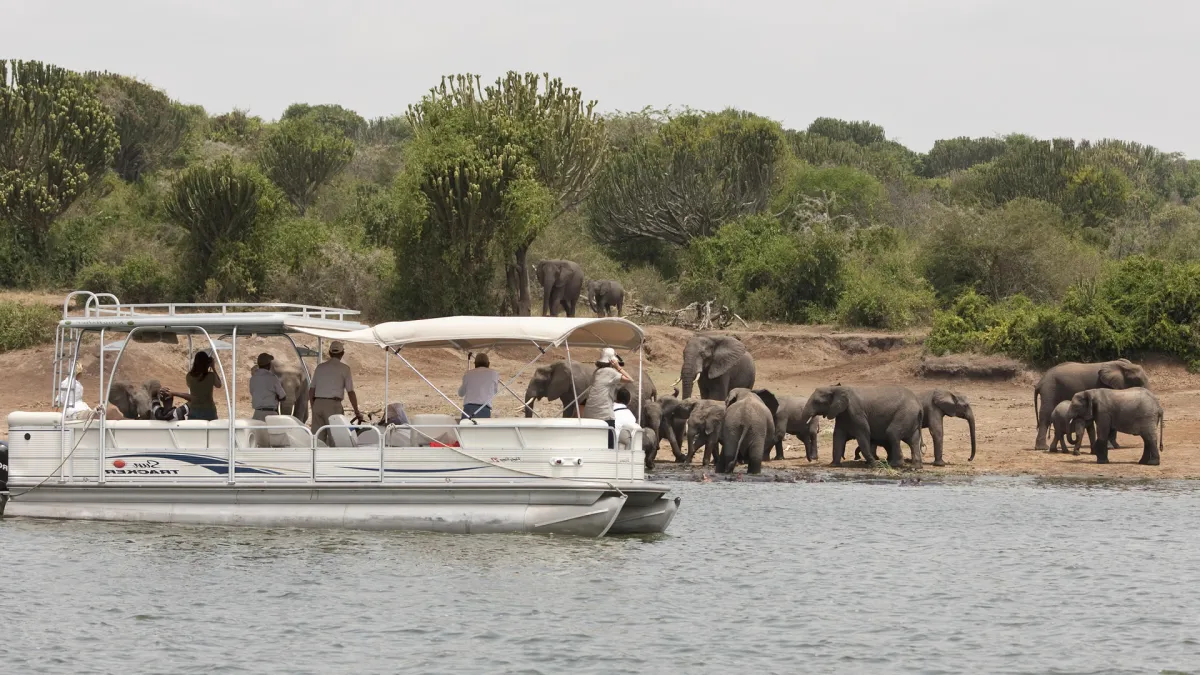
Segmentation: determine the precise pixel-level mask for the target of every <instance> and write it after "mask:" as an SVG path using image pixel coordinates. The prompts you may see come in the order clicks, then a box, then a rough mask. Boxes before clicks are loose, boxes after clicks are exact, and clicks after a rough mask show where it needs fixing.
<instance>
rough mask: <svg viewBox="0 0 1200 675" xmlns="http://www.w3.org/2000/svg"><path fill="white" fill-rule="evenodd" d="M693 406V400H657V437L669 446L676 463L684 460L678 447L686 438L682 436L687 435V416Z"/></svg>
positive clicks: (674, 397) (672, 397) (664, 398)
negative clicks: (660, 416)
mask: <svg viewBox="0 0 1200 675" xmlns="http://www.w3.org/2000/svg"><path fill="white" fill-rule="evenodd" d="M695 404H696V401H695V399H692V400H686V401H685V400H683V399H681V398H678V397H676V396H664V397H662V398H660V399H658V405H659V408H660V409H661V410H662V419H661V421H660V422H659V426H658V436H659V438H660V439H664V440H666V441H667V443H668V444H669V445H670V446H671V454H672V455H673V456H674V457H675V461H676V462H677V463H682V462H683V460H684V456H683V451H682V449H681V448H680V446H681V445H682V443H683V441H684V439H685V438H686V436H685V435H684V434H685V433H687V423H688V416H689V415H691V414H692V406H694V405H695Z"/></svg>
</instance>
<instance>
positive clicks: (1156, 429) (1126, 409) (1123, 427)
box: [1067, 387, 1163, 466]
mask: <svg viewBox="0 0 1200 675" xmlns="http://www.w3.org/2000/svg"><path fill="white" fill-rule="evenodd" d="M1067 416H1068V417H1069V418H1071V419H1074V420H1079V421H1081V422H1083V423H1085V424H1086V425H1087V427H1088V431H1089V432H1091V431H1092V429H1095V432H1094V436H1093V437H1094V438H1095V441H1094V442H1093V444H1092V454H1094V455H1096V463H1097V464H1108V438H1109V434H1110V433H1112V432H1116V431H1120V432H1121V433H1123V434H1131V435H1134V436H1141V437H1142V458H1141V459H1139V460H1138V464H1146V465H1149V466H1158V463H1159V461H1160V460H1161V456H1162V432H1163V407H1162V404H1161V403H1159V402H1158V397H1156V396H1155V395H1154V394H1153V393H1152V392H1151V391H1150V390H1149V389H1146V388H1144V387H1134V388H1131V389H1120V390H1118V389H1088V390H1085V391H1081V392H1079V393H1078V394H1075V395H1074V396H1072V397H1071V407H1070V408H1068V409H1067Z"/></svg>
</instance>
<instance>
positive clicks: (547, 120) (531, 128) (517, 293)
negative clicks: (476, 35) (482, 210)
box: [408, 71, 605, 315]
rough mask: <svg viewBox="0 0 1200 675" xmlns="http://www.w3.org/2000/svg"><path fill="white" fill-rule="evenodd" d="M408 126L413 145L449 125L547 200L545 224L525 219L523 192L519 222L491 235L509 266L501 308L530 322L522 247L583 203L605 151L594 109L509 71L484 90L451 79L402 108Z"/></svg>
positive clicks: (471, 80) (553, 86)
mask: <svg viewBox="0 0 1200 675" xmlns="http://www.w3.org/2000/svg"><path fill="white" fill-rule="evenodd" d="M408 118H409V121H410V123H411V124H412V127H413V131H414V133H415V135H416V136H417V137H418V138H420V137H421V136H422V135H428V134H431V133H435V132H437V131H439V130H441V129H442V128H443V127H446V126H447V125H450V126H455V127H457V131H456V132H457V133H463V134H467V135H469V136H470V137H472V138H473V139H475V142H476V143H477V144H478V145H479V146H480V147H481V148H484V152H485V154H491V155H495V156H500V155H504V156H511V157H513V158H514V161H516V162H517V163H519V164H521V165H522V166H523V167H524V169H525V170H526V171H528V177H530V178H532V179H534V180H536V181H537V182H538V183H540V184H541V185H542V186H543V187H544V188H545V189H546V190H548V191H549V193H550V195H552V196H553V199H554V202H555V207H556V208H555V210H554V213H552V214H551V215H550V217H549V218H543V217H542V216H541V215H539V216H538V217H536V218H531V217H527V216H529V212H527V211H525V210H524V209H525V207H528V206H530V205H531V204H532V203H533V202H538V203H542V195H540V194H539V195H537V196H536V198H535V197H534V195H535V192H536V191H535V190H533V189H532V187H531V186H529V185H527V184H525V185H524V188H523V196H522V197H521V198H520V199H518V200H517V202H519V203H521V204H523V205H524V206H523V207H522V208H521V209H517V211H519V212H521V213H523V214H524V216H523V217H521V218H519V219H516V220H510V221H509V222H508V226H507V227H505V228H503V229H502V230H501V231H499V233H498V234H499V235H500V236H501V238H502V239H501V241H500V244H501V246H502V248H504V249H506V251H503V252H502V255H505V256H506V257H507V258H508V260H507V261H506V262H505V265H504V268H505V280H506V289H507V293H506V298H505V304H506V308H507V310H508V311H509V312H511V313H515V314H520V315H527V314H529V310H530V305H531V304H532V303H531V301H530V296H529V269H530V265H529V261H528V254H529V247H530V246H531V245H532V244H533V241H534V240H535V239H536V238H537V236H538V234H540V233H541V231H542V228H544V226H545V224H546V223H548V222H550V220H551V219H553V218H554V217H557V216H558V215H560V214H561V213H562V212H563V211H565V210H567V209H572V208H575V207H576V206H578V205H579V203H580V202H581V201H582V200H583V198H584V196H585V195H586V194H587V191H588V189H589V188H590V187H591V185H592V182H593V181H594V179H595V176H596V173H597V171H598V169H599V166H600V160H601V158H602V156H603V153H604V150H605V145H604V135H603V132H604V129H603V124H602V121H601V119H600V117H599V116H598V115H597V114H596V112H595V102H594V101H591V102H585V101H584V99H583V96H582V94H581V93H580V92H579V90H578V89H575V88H574V87H567V86H565V85H564V84H563V83H562V80H560V79H558V78H551V77H550V76H549V75H548V74H546V75H542V76H538V75H536V74H534V73H525V74H521V73H516V72H511V71H510V72H509V73H508V74H506V75H505V76H504V77H503V78H498V79H497V80H496V82H495V83H494V84H492V85H489V86H487V87H482V86H481V84H480V79H479V77H478V76H471V75H458V76H455V77H451V78H443V79H442V82H441V85H440V86H439V87H435V88H434V89H432V90H430V93H429V95H428V96H426V97H425V98H424V99H423V100H422V101H421V103H420V104H418V105H416V106H411V107H410V108H409V114H408ZM531 199H532V200H533V202H531V201H530V200H531ZM509 208H516V207H515V206H511V205H510V207H509ZM539 209H540V207H539ZM517 211H514V213H516V212H517ZM539 214H540V210H539Z"/></svg>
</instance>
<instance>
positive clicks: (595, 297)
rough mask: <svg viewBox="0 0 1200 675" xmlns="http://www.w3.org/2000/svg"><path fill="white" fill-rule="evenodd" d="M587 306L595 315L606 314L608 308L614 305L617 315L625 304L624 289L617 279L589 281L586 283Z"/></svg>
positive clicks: (619, 314)
mask: <svg viewBox="0 0 1200 675" xmlns="http://www.w3.org/2000/svg"><path fill="white" fill-rule="evenodd" d="M587 300H588V307H590V308H591V309H592V311H593V312H595V313H596V316H608V308H609V307H616V308H617V316H621V309H622V308H623V307H624V306H625V289H624V287H622V286H621V282H619V281H610V280H605V281H595V280H592V281H589V282H588V283H587Z"/></svg>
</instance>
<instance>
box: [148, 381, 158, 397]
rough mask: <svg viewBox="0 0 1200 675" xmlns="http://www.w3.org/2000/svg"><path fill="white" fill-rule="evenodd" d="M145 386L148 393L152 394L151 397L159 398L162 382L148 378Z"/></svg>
mask: <svg viewBox="0 0 1200 675" xmlns="http://www.w3.org/2000/svg"><path fill="white" fill-rule="evenodd" d="M145 386H146V393H147V394H149V395H150V398H158V392H159V391H160V390H161V389H162V383H160V382H159V381H158V380H147V381H146V385H145Z"/></svg>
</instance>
